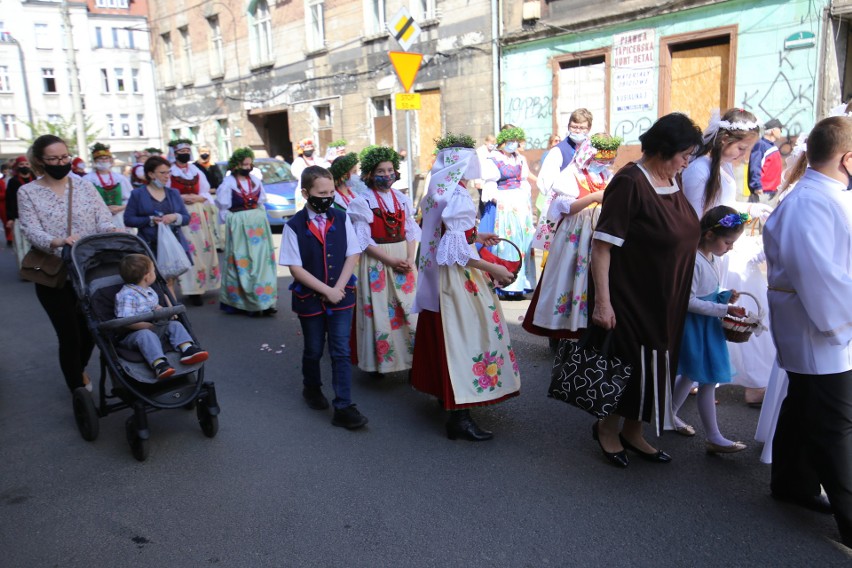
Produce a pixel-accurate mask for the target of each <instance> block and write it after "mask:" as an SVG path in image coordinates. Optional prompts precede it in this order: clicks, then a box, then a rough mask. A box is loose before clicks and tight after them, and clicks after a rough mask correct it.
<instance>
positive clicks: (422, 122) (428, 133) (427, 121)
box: [417, 90, 443, 172]
mask: <svg viewBox="0 0 852 568" xmlns="http://www.w3.org/2000/svg"><path fill="white" fill-rule="evenodd" d="M442 134H443V127H442V119H441V91H439V90H434V91H422V92H421V93H420V111H418V112H417V140H418V142H419V148H420V155H419V156H418V158H419V161H418V166H419V167H420V171H421V172H426V171H428V170H429V168H430V167H431V166H432V151H433V150H435V139H436V138H440V137H441V135H442Z"/></svg>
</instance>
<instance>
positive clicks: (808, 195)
mask: <svg viewBox="0 0 852 568" xmlns="http://www.w3.org/2000/svg"><path fill="white" fill-rule="evenodd" d="M763 242H764V248H765V251H766V260H767V264H768V271H767V279H768V281H769V309H770V315H771V318H770V319H771V330H772V337H773V339H774V340H775V346H776V348H777V350H778V361H779V364H780V366H781V367H782V368H783V369H785V370H787V371H792V372H794V373H800V374H809V375H826V374H833V373H842V372H845V371H849V370H852V348H850V341H852V302H850V300H849V299H850V298H852V192H848V191H846V187H845V186H844V184H843V183H841V182H839V181H837V180H834V179H832V178H830V177H828V176H826V175H823V174H821V173H819V172H817V171H815V170H812V169H810V168H808V170H807V171H806V172H805V175H804V176H803V177H802V179H801V180H799V182H798V184H797V185H796V188H795V190H793V191H792V192H791V193H790V195H789V196H788V197H787V198H786V199H785V200H784V201H783V202H782V203H781V204H780V205H779V206H778V208H777V209H775V211H774V212H773V213H772V215H770V217H769V220H768V221H767V223H766V226H765V228H764V230H763Z"/></svg>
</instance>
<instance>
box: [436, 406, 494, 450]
mask: <svg viewBox="0 0 852 568" xmlns="http://www.w3.org/2000/svg"><path fill="white" fill-rule="evenodd" d="M493 437H494V434H493V433H491V432H489V431H488V430H483V429H482V428H480V427H479V426H477V424H476V422H474V421H473V419H472V418H471V417H470V414H468V413H467V412H466V411H464V410H461V411H454V412H451V413H450V420H449V421H448V422H447V438H449V439H450V440H456V439H458V438H461V439H462V440H468V441H470V442H485V441H486V440H490V439H491V438H493Z"/></svg>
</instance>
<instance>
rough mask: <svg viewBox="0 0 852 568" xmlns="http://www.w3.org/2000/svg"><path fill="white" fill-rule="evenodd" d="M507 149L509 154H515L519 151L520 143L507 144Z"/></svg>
mask: <svg viewBox="0 0 852 568" xmlns="http://www.w3.org/2000/svg"><path fill="white" fill-rule="evenodd" d="M503 147H504V148H505V149H506V152H508V153H509V154H514V153H515V152H517V151H518V143H517V142H506V145H505V146H503Z"/></svg>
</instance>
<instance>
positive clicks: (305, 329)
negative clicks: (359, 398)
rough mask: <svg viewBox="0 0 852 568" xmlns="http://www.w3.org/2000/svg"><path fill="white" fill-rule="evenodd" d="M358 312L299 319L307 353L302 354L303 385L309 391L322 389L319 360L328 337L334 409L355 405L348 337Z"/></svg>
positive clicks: (340, 312)
mask: <svg viewBox="0 0 852 568" xmlns="http://www.w3.org/2000/svg"><path fill="white" fill-rule="evenodd" d="M354 311H355V308H354V306H353V307H352V308H349V309H346V310H337V311H332V312H331V315H328V313H325V314H321V315H318V316H310V317H300V318H299V323H301V324H302V337H304V338H305V350H304V352H303V353H302V383H303V384H304V385H305V386H306V387H320V386H322V378H321V375H320V359H322V351H323V346H324V345H325V337H326V334H328V353H329V355H331V385H332V387H333V388H334V400H332V402H331V403H332V405H333V406H334V408H338V409H340V408H346V407H347V406H351V404H352V362H351V361H350V358H349V335H350V333H351V331H352V314H353V313H354Z"/></svg>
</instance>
